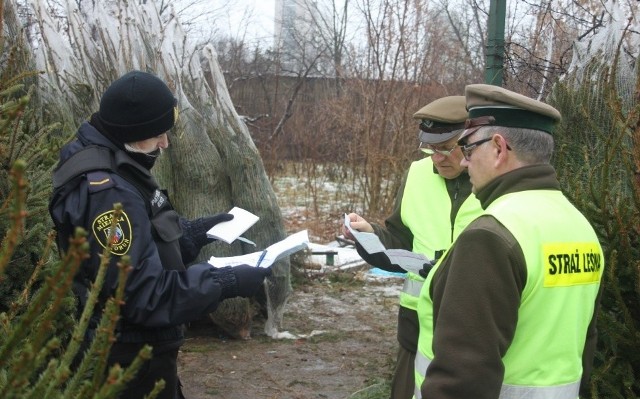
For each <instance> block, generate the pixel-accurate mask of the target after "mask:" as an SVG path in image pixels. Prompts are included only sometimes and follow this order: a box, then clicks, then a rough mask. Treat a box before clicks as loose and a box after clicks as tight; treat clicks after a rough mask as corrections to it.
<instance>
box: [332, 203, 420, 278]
mask: <svg viewBox="0 0 640 399" xmlns="http://www.w3.org/2000/svg"><path fill="white" fill-rule="evenodd" d="M344 225H345V226H346V227H347V229H349V232H351V234H353V237H354V238H355V240H356V241H357V242H358V244H360V245H361V246H362V248H364V250H365V251H367V253H369V254H375V253H378V252H383V253H384V254H385V255H387V258H389V261H390V262H391V264H393V265H398V266H400V267H401V268H403V269H404V270H406V271H408V272H412V273H415V274H418V272H419V271H420V270H422V267H423V265H424V264H425V263H428V262H430V260H429V258H427V257H426V256H425V255H423V254H419V253H416V252H411V251H407V250H406V249H386V248H385V246H384V244H382V241H380V238H379V237H378V236H377V235H375V234H374V233H365V232H362V231H358V230H355V229H354V228H352V227H351V220H350V219H349V215H347V214H346V213H345V214H344Z"/></svg>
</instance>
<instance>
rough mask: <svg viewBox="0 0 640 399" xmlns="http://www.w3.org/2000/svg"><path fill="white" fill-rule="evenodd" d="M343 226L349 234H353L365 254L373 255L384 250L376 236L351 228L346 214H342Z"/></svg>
mask: <svg viewBox="0 0 640 399" xmlns="http://www.w3.org/2000/svg"><path fill="white" fill-rule="evenodd" d="M344 225H345V226H346V227H347V229H349V232H351V234H353V237H354V238H355V239H356V241H358V243H359V244H360V245H362V248H364V250H365V251H367V253H370V254H375V253H378V252H382V251H384V250H385V249H386V248H385V247H384V245H383V244H382V242H381V241H380V238H379V237H378V236H377V235H375V234H373V233H365V232H362V231H358V230H356V229H354V228H352V227H351V220H350V219H349V215H347V214H346V213H345V214H344Z"/></svg>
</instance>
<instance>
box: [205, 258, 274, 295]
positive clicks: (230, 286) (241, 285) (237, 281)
mask: <svg viewBox="0 0 640 399" xmlns="http://www.w3.org/2000/svg"><path fill="white" fill-rule="evenodd" d="M217 271H218V275H217V276H216V280H217V281H218V283H219V284H220V286H222V298H223V299H226V298H233V297H237V296H242V297H245V298H248V297H252V296H254V295H255V294H256V293H257V292H258V290H259V289H260V288H261V287H262V283H263V281H264V279H265V277H267V276H270V275H271V268H264V267H254V266H249V265H239V266H234V267H231V266H226V267H221V268H219V269H217Z"/></svg>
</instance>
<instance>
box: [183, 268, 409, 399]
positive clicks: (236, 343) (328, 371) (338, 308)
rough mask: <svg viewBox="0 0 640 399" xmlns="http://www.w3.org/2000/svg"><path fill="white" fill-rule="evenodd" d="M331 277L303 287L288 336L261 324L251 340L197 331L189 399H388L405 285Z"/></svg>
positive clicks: (292, 303) (292, 302) (296, 289)
mask: <svg viewBox="0 0 640 399" xmlns="http://www.w3.org/2000/svg"><path fill="white" fill-rule="evenodd" d="M362 276H363V272H362V271H359V272H355V271H354V272H340V273H333V274H332V273H326V274H323V275H318V276H314V277H313V278H308V279H305V280H304V281H302V282H296V283H294V285H293V293H292V295H291V297H290V299H289V301H288V304H287V307H286V310H285V314H284V323H283V330H286V331H288V332H289V333H291V334H293V335H296V336H302V335H307V336H309V335H311V336H310V337H307V338H301V337H298V338H295V339H273V338H270V337H267V336H266V335H265V333H264V332H263V327H264V323H263V322H258V323H254V325H253V326H252V329H251V335H252V338H251V339H250V340H236V339H230V338H228V337H226V336H224V334H221V333H220V332H218V331H216V329H215V327H213V326H212V325H208V324H207V323H201V324H198V325H192V326H191V327H190V329H189V331H188V339H187V341H186V343H185V345H184V346H183V347H182V352H181V354H180V356H179V369H180V378H181V380H182V382H183V385H184V389H183V390H184V393H185V395H186V397H187V399H204V398H218V399H247V398H253V399H312V398H328V399H346V398H351V399H355V398H383V397H386V394H385V393H384V392H385V391H386V390H388V383H389V379H390V377H391V373H392V368H393V364H394V360H395V356H396V350H397V340H396V321H397V319H396V317H397V309H398V295H399V292H400V288H401V280H399V279H393V278H391V279H382V280H371V279H367V278H362Z"/></svg>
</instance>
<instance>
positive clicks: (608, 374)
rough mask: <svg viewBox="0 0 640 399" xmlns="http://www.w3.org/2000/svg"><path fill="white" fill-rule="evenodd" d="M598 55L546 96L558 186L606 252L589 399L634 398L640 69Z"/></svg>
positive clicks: (639, 332)
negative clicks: (554, 124)
mask: <svg viewBox="0 0 640 399" xmlns="http://www.w3.org/2000/svg"><path fill="white" fill-rule="evenodd" d="M598 58H600V59H601V60H602V59H603V57H594V61H593V62H592V64H591V65H590V67H589V68H587V69H586V72H585V73H583V74H581V75H579V76H577V75H574V76H570V77H568V78H567V79H566V80H565V81H563V82H561V83H560V84H558V85H557V86H556V88H555V90H554V95H553V100H552V101H550V102H552V103H553V105H554V106H556V107H557V108H558V109H559V110H560V112H561V113H562V116H563V121H562V126H561V128H560V131H559V132H558V133H557V134H556V148H557V153H556V156H555V159H554V163H555V165H556V168H557V170H558V176H559V178H560V181H561V184H562V187H563V190H564V191H565V193H566V194H567V195H568V197H569V198H570V199H571V200H572V201H573V203H574V204H575V205H576V206H577V207H578V208H579V209H580V210H581V211H582V212H583V213H584V215H585V216H586V217H587V218H588V219H589V221H590V222H591V223H592V224H593V225H594V227H595V229H596V232H597V233H598V235H599V238H600V242H601V244H602V246H603V249H604V251H605V263H606V271H605V273H604V275H603V284H604V292H603V296H602V300H601V308H600V311H599V314H598V331H599V338H598V349H597V352H596V359H595V364H594V370H593V372H592V378H591V385H590V393H589V396H588V397H589V398H607V399H615V398H625V399H628V398H638V397H640V380H639V379H638V378H637V376H639V375H640V351H639V350H638V343H640V187H639V186H638V180H637V179H636V177H637V176H636V171H637V170H638V169H637V165H640V142H639V141H638V139H639V138H640V134H639V133H640V125H639V120H638V116H639V115H640V103H639V102H638V94H639V93H640V85H639V83H638V82H640V80H639V79H638V76H637V72H638V70H639V68H637V65H636V67H635V69H634V71H635V72H633V73H631V74H629V73H625V74H622V73H618V71H622V70H623V69H622V68H617V67H615V65H616V63H614V67H610V66H606V65H602V64H601V63H599V62H598V61H596V60H597V59H598ZM627 70H629V69H627ZM634 74H635V76H634ZM629 88H633V89H634V90H629ZM629 93H632V94H631V95H629Z"/></svg>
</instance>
